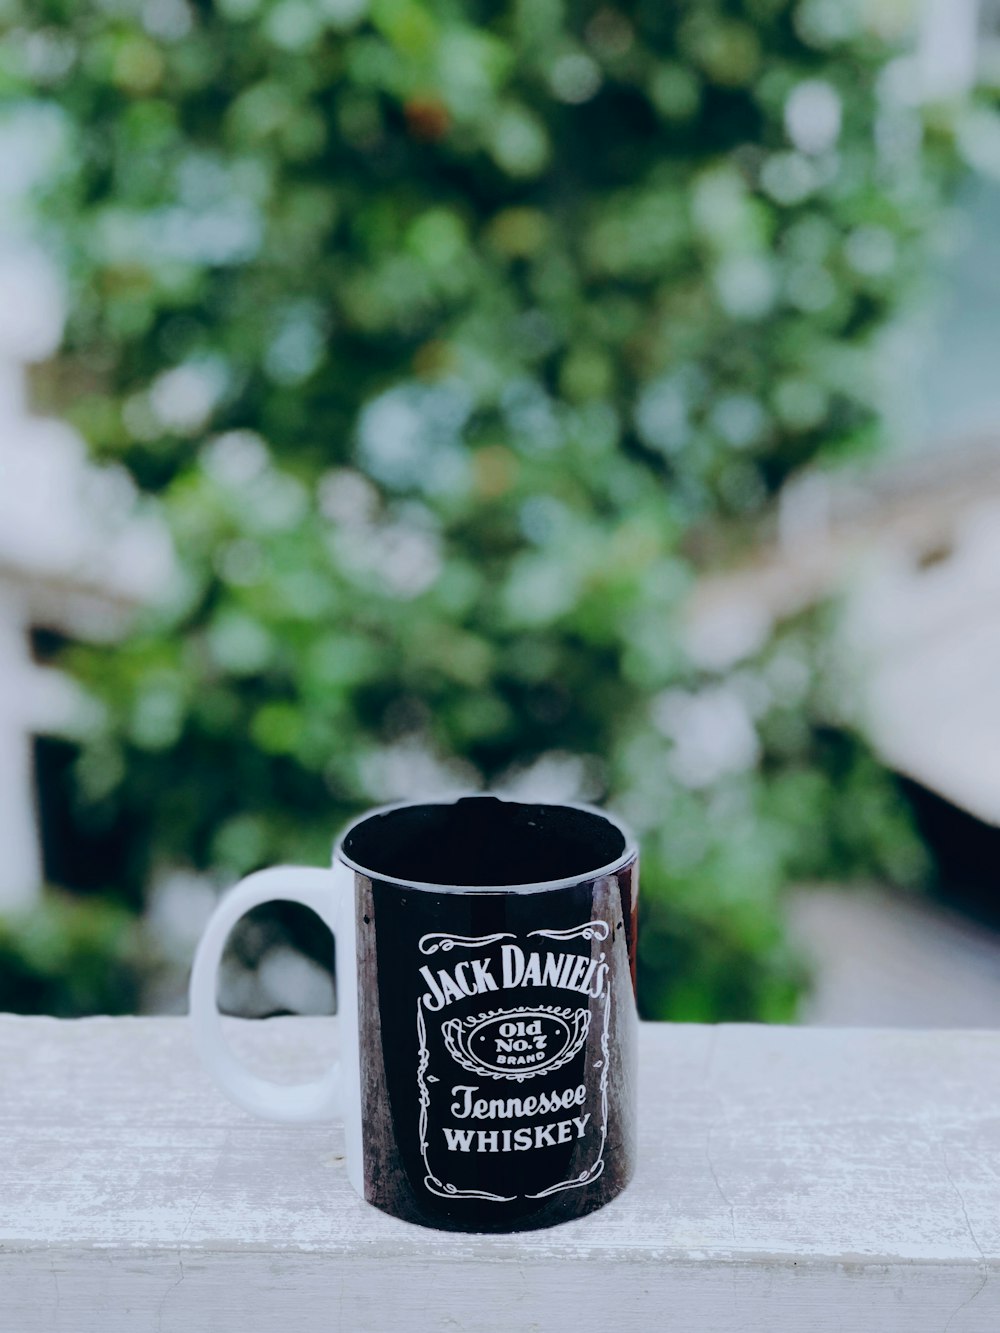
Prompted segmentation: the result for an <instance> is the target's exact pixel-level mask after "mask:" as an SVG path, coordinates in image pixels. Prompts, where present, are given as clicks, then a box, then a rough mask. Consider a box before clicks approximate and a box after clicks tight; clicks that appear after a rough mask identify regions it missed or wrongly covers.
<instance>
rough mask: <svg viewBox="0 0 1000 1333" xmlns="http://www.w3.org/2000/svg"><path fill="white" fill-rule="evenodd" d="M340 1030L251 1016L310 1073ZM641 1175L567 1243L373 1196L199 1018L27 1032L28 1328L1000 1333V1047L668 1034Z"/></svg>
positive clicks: (7, 1145)
mask: <svg viewBox="0 0 1000 1333" xmlns="http://www.w3.org/2000/svg"><path fill="white" fill-rule="evenodd" d="M335 1038H336V1024H335V1022H334V1021H333V1020H327V1019H280V1020H273V1021H271V1022H267V1023H239V1022H235V1021H234V1022H233V1023H232V1039H233V1041H234V1044H236V1045H237V1046H238V1047H239V1048H240V1049H241V1050H242V1051H244V1052H246V1053H248V1054H249V1055H250V1056H251V1057H252V1059H253V1060H254V1062H255V1064H257V1065H258V1067H260V1068H266V1069H268V1070H270V1071H272V1072H274V1071H276V1070H277V1071H280V1074H281V1075H282V1076H283V1077H284V1078H286V1079H288V1080H289V1081H291V1080H292V1079H293V1078H295V1077H302V1076H304V1075H306V1074H308V1073H312V1072H315V1071H316V1070H317V1069H318V1068H320V1067H322V1065H323V1064H324V1062H325V1061H327V1060H328V1059H329V1058H330V1053H331V1052H332V1051H333V1050H334V1049H335ZM640 1060H641V1072H642V1080H641V1107H640V1113H641V1121H640V1138H641V1152H640V1164H639V1171H638V1174H637V1178H636V1180H635V1182H634V1184H633V1185H632V1186H630V1187H629V1189H628V1190H627V1191H626V1192H625V1194H624V1195H623V1196H622V1197H621V1198H619V1199H617V1200H616V1201H615V1202H614V1203H612V1204H610V1205H609V1206H608V1207H606V1208H604V1209H602V1210H600V1211H599V1212H597V1213H594V1214H592V1215H591V1216H589V1217H586V1218H582V1219H580V1220H578V1221H575V1222H569V1223H566V1224H564V1225H563V1226H560V1227H555V1228H552V1229H551V1230H548V1231H542V1232H530V1233H525V1234H521V1235H516V1234H515V1235H509V1236H461V1235H453V1234H443V1233H438V1232H434V1231H428V1230H424V1229H422V1228H419V1227H415V1226H411V1225H409V1224H408V1223H405V1222H399V1221H396V1220H394V1219H392V1218H390V1217H387V1216H385V1215H384V1214H382V1213H380V1212H378V1211H376V1210H375V1209H374V1208H372V1207H370V1206H369V1205H368V1204H366V1203H364V1202H362V1201H361V1200H360V1199H358V1198H357V1197H356V1196H355V1194H354V1193H353V1192H352V1190H351V1188H350V1186H349V1185H348V1183H347V1179H346V1176H345V1173H344V1166H343V1156H342V1154H343V1135H342V1132H341V1130H340V1128H339V1127H338V1126H322V1125H320V1126H307V1127H301V1128H299V1127H284V1126H280V1125H270V1124H265V1123H262V1122H260V1121H255V1120H253V1119H251V1118H250V1117H249V1116H247V1115H244V1114H243V1113H242V1112H241V1111H238V1110H237V1109H236V1108H235V1107H233V1106H231V1105H230V1104H229V1103H228V1102H227V1101H226V1100H225V1099H224V1098H223V1097H222V1096H221V1094H219V1093H218V1092H216V1090H215V1088H214V1086H213V1085H212V1084H211V1083H210V1081H209V1079H208V1078H207V1076H206V1075H205V1074H204V1073H203V1072H202V1071H201V1069H200V1067H199V1066H198V1064H197V1062H196V1060H195V1058H194V1054H193V1051H192V1048H191V1043H190V1040H189V1035H188V1032H187V1028H186V1025H185V1023H184V1022H183V1020H180V1019H156V1018H153V1019H90V1020H84V1021H79V1022H59V1021H57V1020H53V1019H26V1018H10V1017H6V1018H0V1069H2V1071H3V1074H2V1079H3V1081H2V1091H0V1329H2V1330H3V1331H4V1333H36V1330H45V1333H50V1331H52V1330H58V1331H59V1333H119V1330H121V1331H123V1333H124V1330H128V1331H129V1333H144V1330H146V1329H150V1330H153V1329H155V1330H162V1333H197V1331H198V1330H201V1329H205V1330H209V1329H211V1330H212V1333H229V1331H230V1330H233V1333H236V1331H237V1330H238V1333H269V1330H272V1329H273V1330H281V1333H298V1330H299V1329H302V1330H309V1331H310V1333H312V1330H316V1331H317V1333H319V1331H322V1333H327V1330H343V1331H344V1333H355V1330H367V1329H371V1330H374V1331H376V1333H397V1330H398V1331H399V1333H404V1330H405V1333H414V1331H415V1330H421V1329H460V1330H463V1333H481V1331H485V1330H489V1331H490V1333H493V1331H494V1330H495V1331H496V1333H515V1331H516V1330H521V1329H528V1328H531V1329H538V1330H540V1331H541V1333H549V1330H562V1329H567V1330H570V1329H572V1330H574V1333H584V1331H585V1330H597V1329H601V1330H604V1329H607V1328H609V1327H612V1328H614V1329H615V1330H616V1333H631V1331H632V1330H635V1333H653V1331H654V1330H659V1329H669V1330H671V1333H703V1331H704V1333H736V1330H739V1333H783V1331H784V1330H788V1331H789V1333H897V1331H898V1333H997V1330H998V1329H1000V1281H998V1280H997V1279H998V1277H1000V1033H991V1032H942V1031H934V1032H913V1031H871V1030H863V1029H858V1030H837V1029H817V1028H768V1027H750V1026H725V1027H719V1028H707V1027H695V1026H675V1025H660V1026H653V1025H646V1026H644V1028H643V1032H642V1039H641V1045H640Z"/></svg>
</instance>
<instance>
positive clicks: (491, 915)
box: [335, 796, 638, 1232]
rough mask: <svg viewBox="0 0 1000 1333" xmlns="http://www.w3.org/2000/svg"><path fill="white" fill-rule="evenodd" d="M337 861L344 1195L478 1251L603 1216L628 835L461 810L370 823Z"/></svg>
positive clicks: (622, 1070)
mask: <svg viewBox="0 0 1000 1333" xmlns="http://www.w3.org/2000/svg"><path fill="white" fill-rule="evenodd" d="M335 857H336V860H337V861H339V862H341V863H342V866H337V869H338V870H341V871H342V872H343V871H344V870H346V871H349V872H350V873H351V875H352V876H353V894H352V895H351V896H352V897H353V931H352V930H351V928H350V926H349V924H348V922H347V921H346V920H345V918H346V917H347V916H348V912H347V911H346V910H342V912H341V914H340V919H341V921H343V925H342V926H341V927H340V928H339V929H338V937H337V962H338V976H337V983H338V999H339V1011H340V1014H341V1021H342V1044H343V1050H342V1059H343V1078H344V1082H345V1091H346V1097H345V1098H344V1103H345V1105H344V1111H345V1128H346V1133H347V1156H348V1170H349V1174H350V1178H351V1181H352V1183H353V1185H354V1187H355V1189H356V1190H357V1191H358V1192H359V1193H360V1194H361V1195H362V1196H363V1197H364V1198H365V1199H367V1200H368V1201H369V1202H370V1203H372V1204H374V1205H375V1206H376V1207H378V1208H381V1209H383V1210H384V1211H385V1212H388V1213H391V1214H393V1215H394V1216H396V1217H400V1218H404V1219H406V1220H407V1221H411V1222H416V1223H420V1224H422V1225H425V1226H431V1227H437V1228H443V1229H447V1230H456V1231H478V1232H483V1231H495V1232H503V1231H515V1230H524V1229H529V1228H535V1227H544V1226H550V1225H552V1224H554V1223H556V1222H562V1221H565V1220H567V1219H570V1218H573V1217H579V1216H581V1215H582V1214H584V1213H588V1212H591V1211H592V1210H593V1209H595V1208H598V1207H600V1206H601V1205H602V1204H604V1203H606V1202H608V1201H609V1200H610V1199H612V1198H613V1197H614V1196H615V1195H616V1194H618V1193H619V1192H620V1191H621V1190H622V1189H623V1188H624V1186H625V1185H626V1184H627V1182H628V1180H629V1178H630V1177H631V1175H632V1171H633V1168H634V1162H635V1134H636V1130H635V1102H636V1089H635V1041H636V1026H637V1018H636V1005H635V944H636V896H637V890H638V861H637V853H636V850H635V847H634V845H633V844H632V841H631V839H630V837H629V836H628V834H627V833H626V831H625V830H624V829H623V828H622V827H621V826H620V825H619V824H617V823H616V822H615V821H614V820H613V819H611V818H609V817H608V816H607V815H605V814H604V813H603V812H601V811H599V810H596V809H593V808H591V807H586V806H576V805H546V804H529V803H523V802H518V801H506V800H500V799H498V798H496V797H491V796H472V797H464V798H461V799H459V800H457V801H448V802H438V803H427V804H407V805H401V806H394V807H388V808H386V809H383V810H379V811H376V812H374V813H372V814H369V815H367V816H365V817H363V818H362V819H360V820H358V821H357V822H356V823H354V824H353V825H351V827H350V828H349V829H348V830H347V831H346V832H345V833H344V835H343V836H342V838H341V840H340V842H339V843H338V846H337V848H336V851H335ZM345 878H346V876H345ZM343 907H345V908H346V907H347V904H343ZM345 927H346V929H345Z"/></svg>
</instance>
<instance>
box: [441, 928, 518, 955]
mask: <svg viewBox="0 0 1000 1333" xmlns="http://www.w3.org/2000/svg"><path fill="white" fill-rule="evenodd" d="M514 939H517V936H516V935H512V934H511V932H510V931H509V930H505V931H497V932H496V933H495V934H493V935H452V934H451V932H450V931H447V930H432V931H430V932H429V933H428V934H427V935H421V936H420V939H419V941H418V942H417V948H418V949H419V950H420V952H421V953H422V954H423V955H424V957H426V956H427V955H428V954H432V953H437V951H438V949H440V950H441V952H442V953H450V952H451V950H452V949H454V948H460V949H474V948H475V947H476V945H477V944H495V943H496V941H497V940H514Z"/></svg>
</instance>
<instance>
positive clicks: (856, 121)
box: [0, 0, 1000, 1026]
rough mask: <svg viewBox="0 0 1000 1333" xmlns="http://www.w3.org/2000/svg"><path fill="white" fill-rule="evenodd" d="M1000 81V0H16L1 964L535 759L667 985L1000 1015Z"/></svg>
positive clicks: (92, 958) (30, 998)
mask: <svg viewBox="0 0 1000 1333" xmlns="http://www.w3.org/2000/svg"><path fill="white" fill-rule="evenodd" d="M998 93H1000V4H998V3H996V2H995V0H670V2H668V0H615V2H614V3H603V2H601V0H598V2H597V3H583V2H579V3H578V2H576V0H513V2H508V3H505V2H504V0H496V3H487V2H486V0H480V2H477V0H31V2H30V3H28V2H27V0H0V847H2V848H3V855H2V857H0V1008H2V1009H12V1010H14V1011H19V1012H43V1013H44V1012H48V1013H53V1014H62V1015H73V1014H84V1013H92V1012H129V1011H144V1012H178V1011H180V1010H181V1009H182V1008H183V1007H184V987H185V983H186V975H187V969H188V967H189V963H190V958H191V954H192V951H193V948H194V944H195V941H196V939H197V937H198V934H199V932H200V930H201V927H202V925H203V924H204V921H205V919H206V917H207V914H208V913H209V912H210V910H211V908H212V905H213V903H214V902H215V900H216V897H217V895H218V894H219V893H220V892H221V891H222V889H223V888H224V887H225V886H226V885H227V884H229V883H231V882H232V881H233V880H234V879H236V878H237V877H238V876H240V875H242V874H244V873H246V872H247V871H250V870H252V869H254V868H255V867H258V866H260V865H264V864H267V863H272V862H275V861H292V862H306V863H311V864H322V863H324V862H325V861H327V860H328V858H329V854H330V847H331V842H332V840H333V838H334V836H335V835H336V833H337V831H338V829H339V828H340V827H341V826H342V825H343V823H344V822H345V821H346V820H347V819H349V818H350V817H352V816H353V815H355V814H356V813H357V812H359V811H361V810H362V809H364V808H365V807H367V806H370V805H372V804H378V803H384V802H387V801H392V800H397V799H402V798H419V797H426V796H432V795H433V796H436V795H440V794H444V793H447V792H449V791H455V790H459V789H466V790H467V789H470V788H487V787H488V788H491V789H494V790H500V791H503V792H506V793H509V794H512V795H517V796H523V797H531V798H543V799H544V798H547V799H583V800H587V801H596V802H603V803H606V804H607V805H608V806H609V807H610V808H612V809H614V810H615V811H617V812H618V813H620V814H621V815H622V816H624V817H625V818H626V819H627V820H628V821H630V822H631V824H632V825H633V826H634V827H635V829H636V830H637V831H638V833H639V834H640V835H641V840H642V857H643V860H642V874H643V888H642V892H643V901H642V920H641V949H640V1001H641V1007H642V1011H643V1013H644V1014H645V1016H647V1017H649V1018H664V1019H681V1020H707V1021H714V1020H724V1019H727V1020H728V1019H738V1020H751V1019H752V1020H763V1021H789V1020H793V1019H798V1020H801V1021H807V1022H838V1023H893V1024H904V1025H905V1024H919V1025H963V1026H975V1025H992V1026H996V1025H997V1024H998V1023H1000V944H998V942H1000V933H998V930H1000V897H998V894H997V888H998V878H1000V874H998V868H997V867H998V852H1000V833H998V825H1000V375H998V373H997V366H998V354H1000V231H998V224H997V218H998V217H1000V95H998ZM329 961H330V940H329V936H328V935H326V933H325V931H324V930H323V928H321V927H320V926H319V925H318V923H317V922H316V921H315V920H314V919H312V918H310V917H309V916H308V915H307V914H305V913H304V912H300V911H298V910H297V909H293V908H291V907H275V908H272V909H269V910H268V911H267V912H261V913H254V914H253V915H252V916H251V917H249V918H247V919H246V920H245V921H244V922H243V924H242V926H241V928H240V930H239V931H238V932H237V935H236V937H235V938H234V941H233V945H232V948H231V950H230V954H229V957H228V959H227V962H226V965H225V969H224V975H223V978H222V987H223V998H224V1001H225V1004H226V1006H227V1007H228V1008H229V1009H231V1010H232V1011H234V1012H239V1013H245V1014H271V1013H282V1012H325V1011H329V1010H330V1009H331V1008H332V1006H333V986H332V981H331V976H330V971H329Z"/></svg>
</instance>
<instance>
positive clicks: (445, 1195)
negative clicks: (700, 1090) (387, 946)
mask: <svg viewBox="0 0 1000 1333" xmlns="http://www.w3.org/2000/svg"><path fill="white" fill-rule="evenodd" d="M608 934H609V928H608V924H607V922H606V921H588V922H586V923H585V924H583V925H580V926H571V927H570V928H569V929H568V930H564V931H551V930H532V931H529V932H528V936H529V938H530V936H532V935H545V936H547V937H548V938H549V939H588V940H589V939H595V938H596V939H599V940H605V939H607V938H608ZM516 938H517V937H516V936H515V935H512V934H510V932H506V933H502V934H494V935H482V936H479V937H478V938H474V937H470V936H464V935H446V934H444V933H443V932H434V933H433V934H430V935H423V936H421V939H420V941H419V945H418V947H419V949H420V951H421V953H425V954H426V953H434V952H435V951H436V950H437V948H438V947H439V946H438V945H437V944H435V943H432V944H431V945H430V946H429V947H428V948H427V949H425V948H424V941H425V940H432V941H433V940H439V939H447V940H451V941H452V943H451V944H449V945H445V944H441V945H440V947H441V948H442V949H444V950H445V951H447V950H448V949H449V948H452V947H454V945H455V944H462V945H463V946H471V945H473V944H482V943H487V942H488V943H493V942H494V941H496V940H501V939H516ZM602 956H603V955H602ZM611 989H612V987H611V978H610V976H609V978H608V988H607V991H606V992H605V996H604V1023H603V1024H602V1027H601V1059H600V1061H598V1062H596V1063H595V1068H596V1067H597V1064H599V1065H600V1069H601V1145H600V1147H599V1148H598V1150H597V1158H596V1160H595V1161H594V1162H593V1164H592V1165H591V1166H589V1167H588V1168H587V1169H586V1171H581V1172H580V1174H579V1175H578V1176H574V1177H572V1178H571V1179H569V1180H561V1181H559V1182H558V1183H557V1184H555V1185H549V1186H548V1188H547V1189H544V1190H540V1191H539V1192H538V1193H537V1194H525V1195H523V1196H521V1195H517V1194H491V1193H490V1192H489V1191H487V1190H464V1189H459V1187H458V1186H457V1185H452V1184H451V1182H450V1181H442V1180H439V1179H438V1177H437V1176H436V1175H435V1174H434V1172H433V1171H432V1170H431V1164H430V1161H429V1160H428V1157H427V1149H428V1143H427V1109H428V1107H429V1106H430V1104H431V1094H430V1090H429V1088H428V1087H427V1083H426V1080H425V1075H426V1073H427V1066H428V1064H429V1063H430V1058H431V1053H430V1051H429V1049H428V1047H427V1026H426V1023H425V1021H424V1011H423V1009H422V1008H421V1006H420V998H419V997H418V998H417V1045H418V1051H419V1059H418V1061H417V1092H418V1096H419V1098H420V1122H419V1135H420V1155H421V1157H422V1158H423V1161H424V1169H425V1171H426V1173H427V1174H426V1175H425V1176H424V1185H425V1186H426V1188H427V1189H428V1190H430V1192H431V1193H432V1194H436V1195H438V1196H439V1198H442V1199H488V1200H491V1201H492V1202H495V1203H513V1202H514V1200H515V1199H518V1198H521V1197H523V1198H526V1199H544V1198H546V1197H547V1196H548V1195H550V1194H557V1193H558V1192H559V1191H560V1190H571V1189H580V1188H581V1187H582V1186H584V1185H589V1184H591V1183H592V1182H593V1181H595V1180H597V1179H598V1177H599V1176H600V1175H601V1174H602V1172H603V1171H604V1149H605V1147H606V1145H607V1141H608V1069H609V1065H610V1058H609V1051H608V1026H609V1023H610V1019H611Z"/></svg>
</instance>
